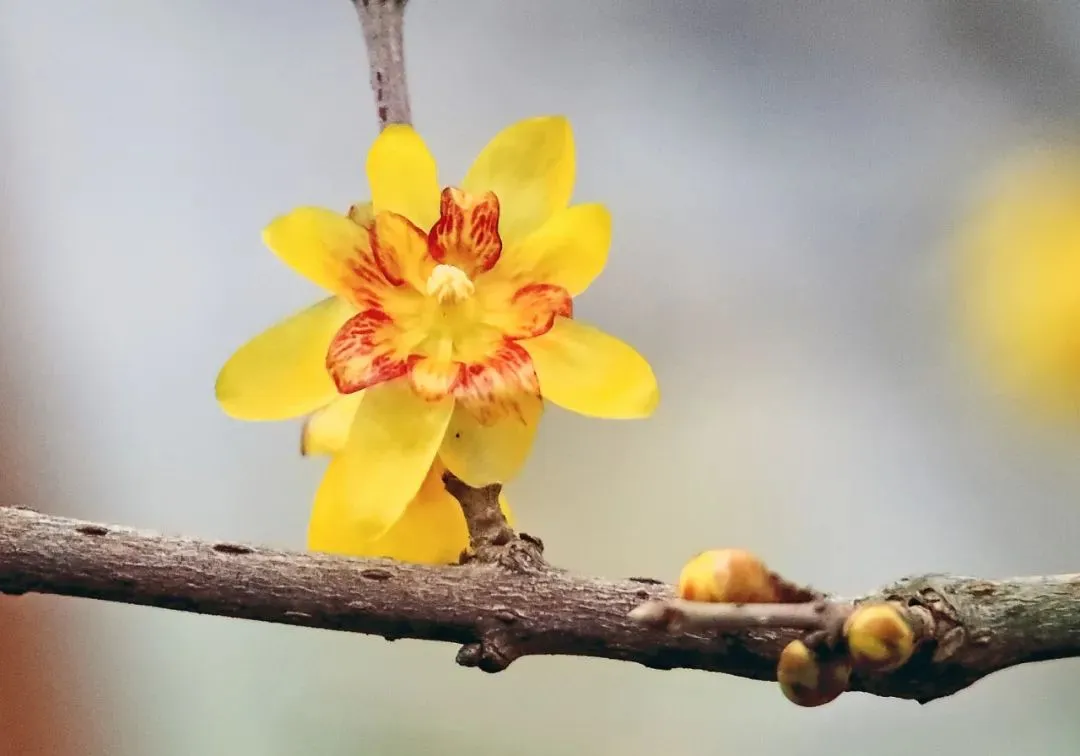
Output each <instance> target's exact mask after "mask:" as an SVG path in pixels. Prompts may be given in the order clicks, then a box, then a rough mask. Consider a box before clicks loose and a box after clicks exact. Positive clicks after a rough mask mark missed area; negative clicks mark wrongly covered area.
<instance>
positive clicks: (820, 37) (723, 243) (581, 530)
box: [0, 0, 1080, 756]
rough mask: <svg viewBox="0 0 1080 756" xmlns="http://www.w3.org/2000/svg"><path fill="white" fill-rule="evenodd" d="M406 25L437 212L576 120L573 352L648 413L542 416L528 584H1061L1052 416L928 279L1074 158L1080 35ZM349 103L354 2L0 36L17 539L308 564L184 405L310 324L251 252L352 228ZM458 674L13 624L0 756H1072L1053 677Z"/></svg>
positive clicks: (596, 664) (74, 25)
mask: <svg viewBox="0 0 1080 756" xmlns="http://www.w3.org/2000/svg"><path fill="white" fill-rule="evenodd" d="M406 28H407V31H406V37H407V39H406V49H407V53H406V54H407V64H408V69H409V74H410V77H411V91H412V97H413V114H414V118H415V122H416V125H417V127H418V128H419V129H420V130H421V132H422V133H423V135H424V137H425V139H426V140H427V141H428V143H429V145H430V146H431V147H432V149H433V151H434V152H435V154H436V156H437V157H438V158H439V160H440V167H441V169H442V174H443V176H445V177H447V180H451V177H454V176H461V175H462V174H463V172H464V170H465V168H466V167H467V166H468V164H469V162H470V161H471V159H472V157H473V155H474V154H475V153H476V152H477V150H479V148H480V147H481V146H483V144H484V143H485V142H486V141H487V140H488V139H489V138H490V137H491V136H492V135H494V134H495V133H496V132H497V131H498V130H499V129H501V128H502V127H503V126H505V125H507V124H509V123H510V122H512V121H514V120H516V119H519V118H523V117H527V116H530V115H536V114H542V113H551V112H556V113H564V114H567V115H568V116H569V117H570V118H571V120H572V122H573V125H574V128H575V134H576V139H577V145H578V154H579V168H578V176H579V179H578V185H577V190H576V199H577V200H579V201H596V200H599V201H603V202H605V203H607V204H608V205H609V206H610V207H611V209H612V211H613V213H614V217H615V243H614V248H613V251H612V255H611V261H610V264H609V266H608V269H607V271H606V273H605V275H604V276H602V277H601V278H600V279H599V281H598V282H597V283H596V284H595V285H594V286H593V287H592V288H591V289H590V291H589V292H588V293H587V294H586V295H585V296H584V298H583V299H582V300H580V302H579V305H580V306H579V307H578V308H577V309H578V312H579V313H580V314H581V316H582V317H583V318H584V319H588V320H589V321H591V322H594V323H596V324H598V325H600V326H601V327H602V328H604V329H605V330H607V331H609V332H611V333H614V334H617V335H619V336H621V337H622V338H624V339H625V340H627V341H629V342H630V343H632V344H634V345H635V346H637V347H638V348H639V349H640V350H641V351H642V352H643V353H644V354H645V355H646V356H647V357H648V358H649V359H650V361H651V362H652V364H653V365H654V367H655V368H656V371H657V374H658V376H659V379H660V384H661V390H662V392H663V399H662V402H661V406H660V408H659V410H658V412H657V414H656V416H655V417H654V418H653V419H651V420H649V421H647V422H635V423H626V424H623V423H616V422H608V423H605V422H601V421H590V420H587V419H585V418H580V417H577V416H571V415H570V414H569V413H563V412H561V411H559V410H557V409H552V410H551V411H550V412H549V413H548V415H547V417H546V419H545V421H544V424H543V426H542V429H541V432H540V438H539V441H538V445H537V448H536V452H535V454H534V457H533V458H532V460H531V462H530V465H529V467H528V468H527V471H526V473H525V474H524V476H523V477H522V478H521V479H519V480H517V481H515V482H514V483H513V484H512V485H511V486H510V487H509V489H508V490H509V494H510V496H511V500H512V502H513V503H514V505H515V506H516V512H517V517H518V520H519V524H520V526H521V527H522V529H523V530H525V531H527V532H531V533H536V534H538V535H541V536H542V537H543V539H544V541H545V543H546V544H547V546H548V554H549V556H550V558H551V559H552V560H553V561H555V562H557V563H558V564H560V565H562V566H565V567H568V568H572V569H575V570H580V571H583V572H588V573H594V574H599V575H604V576H609V577H621V576H626V575H643V574H644V575H654V576H656V577H660V578H665V579H668V580H673V579H674V578H675V577H676V576H677V574H678V571H679V569H680V567H681V565H682V564H683V562H684V561H686V560H687V559H688V558H689V557H690V556H692V555H693V554H694V553H695V552H697V551H698V550H701V549H703V548H708V547H716V546H727V545H738V546H742V547H746V548H750V549H752V550H754V551H756V552H758V553H760V554H761V555H762V556H763V557H764V558H765V559H766V560H768V561H769V562H770V564H772V565H773V566H774V567H775V568H777V569H779V570H780V571H782V572H784V573H785V574H789V575H791V576H793V577H795V578H798V579H801V580H804V581H808V582H811V583H813V584H814V585H817V586H820V587H822V588H826V589H829V590H833V591H837V592H840V593H846V594H849V595H850V594H855V593H858V592H862V591H867V590H871V589H873V588H875V587H876V586H878V585H880V584H883V583H886V582H889V581H891V580H893V579H895V578H898V577H900V576H902V575H905V574H911V573H917V572H925V571H951V572H957V573H962V574H978V575H982V576H985V577H1003V576H1007V575H1010V574H1024V573H1052V572H1071V571H1076V570H1077V569H1080V566H1078V564H1077V561H1076V553H1077V549H1076V545H1077V542H1076V535H1075V534H1076V533H1077V532H1080V506H1078V499H1080V465H1078V464H1077V462H1078V461H1080V417H1078V415H1077V413H1075V412H1073V413H1070V412H1067V411H1063V412H1059V413H1057V414H1055V413H1047V412H1031V411H1029V410H1028V405H1029V404H1030V402H1028V400H1027V399H1026V398H1025V397H1024V396H1022V392H1010V391H1005V390H1003V389H1002V388H1001V386H1002V383H1001V382H1000V381H998V380H996V378H995V374H994V372H993V370H992V369H990V363H989V362H988V361H986V360H983V359H982V358H981V357H979V354H980V352H979V349H978V348H977V345H978V343H979V340H978V339H975V338H969V337H968V336H969V334H970V329H967V328H966V327H958V325H957V324H958V323H960V322H962V321H963V320H964V318H963V317H961V316H960V313H962V312H963V311H965V302H966V301H967V300H966V299H965V297H968V296H969V291H968V289H967V288H965V286H966V283H965V282H967V281H969V280H972V279H973V276H972V275H969V274H970V273H971V271H972V270H974V269H975V267H977V264H978V262H977V257H978V256H977V255H976V258H970V259H976V262H975V263H963V262H962V261H963V260H964V259H969V258H964V257H963V255H961V254H959V253H958V252H957V247H956V244H955V242H954V239H955V238H956V237H957V234H958V231H959V230H960V229H961V227H962V224H963V223H964V222H966V221H965V220H964V219H965V218H966V217H967V213H968V208H969V205H970V203H971V202H972V197H973V196H975V194H977V191H978V189H979V187H981V186H983V183H982V182H984V177H985V176H986V175H987V174H988V172H993V171H994V170H996V168H997V167H998V166H999V165H1000V164H1001V163H1002V161H1007V160H1008V159H1009V156H1010V155H1012V154H1014V153H1016V152H1017V151H1018V150H1024V149H1027V148H1029V147H1030V146H1032V145H1035V146H1040V145H1041V146H1044V147H1047V148H1049V149H1053V145H1055V144H1057V143H1058V142H1059V141H1067V140H1069V139H1071V138H1072V137H1073V135H1074V134H1075V133H1080V129H1078V128H1077V120H1076V119H1077V118H1078V117H1080V6H1077V4H1075V3H1068V2H1060V3H1056V2H1042V3H1017V2H1012V1H1011V0H985V1H984V2H981V3H964V2H932V1H929V0H928V1H926V2H921V1H917V0H911V1H909V2H886V1H885V0H829V1H828V2H821V3H789V2H782V1H781V0H759V2H754V3H748V2H734V1H730V2H729V1H724V2H717V1H715V0H688V1H685V2H678V3H656V2H650V1H647V0H593V1H592V2H589V3H581V2H577V0H549V2H545V3H537V2H525V1H524V0H519V1H518V2H513V1H507V0H458V1H457V2H453V3H440V2H434V1H433V0H413V2H412V3H410V7H409V11H408V17H407V24H406ZM367 76H368V74H367V67H366V58H365V50H364V47H363V38H362V35H361V32H360V27H359V24H358V22H357V20H356V16H355V12H354V10H353V8H352V6H351V4H350V3H349V2H346V0H322V1H320V2H297V1H296V0H258V1H256V0H233V1H232V2H229V3H222V2H214V1H213V0H187V2H183V3H176V2H163V1H160V0H159V1H158V2H135V1H134V0H128V1H127V2H125V1H123V0H95V1H94V2H85V1H84V0H55V1H54V2H50V3H42V2H36V1H35V0H3V2H0V103H2V104H0V224H2V225H0V498H2V500H3V503H19V504H23V505H27V506H32V507H35V508H39V509H41V510H44V511H48V512H53V513H57V514H62V515H69V516H76V517H84V518H91V519H95V520H104V521H111V522H121V523H125V524H129V525H134V526H140V527H146V528H153V529H157V530H163V531H166V532H170V533H185V534H190V535H195V536H202V537H213V538H222V539H240V540H247V541H255V542H261V543H265V544H273V545H278V546H285V547H295V548H301V547H303V544H304V536H305V530H306V522H307V516H308V508H309V502H310V500H311V497H312V496H313V494H314V490H315V487H316V484H317V482H318V480H319V479H320V477H321V474H322V471H323V467H324V465H325V464H326V463H325V460H322V459H320V460H316V459H303V458H301V457H300V455H299V453H298V438H299V436H298V433H299V423H277V424H251V423H241V422H237V421H232V420H230V419H228V418H226V417H225V416H224V414H222V413H221V412H220V411H219V409H218V407H217V405H216V403H215V401H214V397H213V382H214V378H215V375H216V373H217V371H218V369H219V367H220V366H221V365H222V363H223V362H224V360H225V359H226V358H227V357H228V356H229V355H230V354H231V353H232V351H233V350H234V349H235V348H236V347H237V346H238V345H239V344H241V343H242V342H243V341H245V340H246V339H247V338H249V337H250V336H251V335H253V334H255V333H256V332H258V331H259V330H261V329H263V328H264V327H266V326H268V325H270V324H272V323H274V322H276V321H277V320H278V319H279V318H281V317H282V316H283V315H284V314H286V313H289V312H292V311H293V310H295V309H298V308H300V307H302V306H304V305H306V304H308V303H311V302H313V301H314V300H315V298H316V297H318V296H320V294H319V293H318V292H317V291H316V289H315V288H314V287H313V286H312V285H310V284H308V283H307V282H306V281H305V280H303V279H301V278H300V277H298V276H296V275H294V274H293V273H291V272H290V271H289V270H288V269H286V268H285V266H283V265H281V264H280V263H279V262H278V261H276V260H275V259H274V258H273V257H272V255H271V254H270V253H269V252H267V251H266V250H265V249H264V248H263V247H262V245H261V243H260V231H261V229H262V227H263V225H264V224H265V223H266V222H267V221H268V220H269V219H271V218H272V217H273V216H274V215H276V214H278V213H280V212H283V211H285V210H287V209H289V208H291V207H293V206H295V205H300V204H323V205H326V206H330V207H337V208H341V209H344V208H346V207H347V206H348V205H349V204H350V203H351V202H353V201H356V200H358V199H363V198H366V196H367V187H366V181H365V177H364V170H363V166H364V157H365V152H366V150H367V147H368V145H369V144H370V142H371V140H372V139H373V138H374V137H375V135H376V122H375V117H374V111H373V105H372V98H371V95H370V92H369V89H368V80H367ZM1051 162H1053V161H1051ZM1076 207H1077V215H1078V217H1080V203H1078V204H1077V205H1076ZM1020 237H1021V239H1020V241H1021V242H1023V240H1024V234H1020ZM1072 249H1073V255H1074V257H1078V256H1080V242H1074V244H1073V246H1072ZM958 261H961V262H959V263H958ZM966 265H971V266H973V267H970V268H969V267H965V266H966ZM1074 268H1075V264H1074ZM1059 278H1060V277H1059ZM1011 280H1013V278H1012V277H1010V276H1004V277H1003V278H1001V279H1000V280H999V283H1000V284H1001V285H1003V286H1004V285H1007V284H1008V282H1009V281H1011ZM1001 281H1004V283H1001ZM1077 286H1080V284H1078V285H1077ZM1074 298H1080V293H1078V294H1076V295H1074ZM1007 320H1008V318H1006V321H1007ZM1053 327H1054V328H1058V330H1059V331H1060V330H1061V328H1062V326H1061V324H1060V323H1058V324H1055V325H1053ZM1047 328H1048V329H1049V328H1051V325H1048V326H1047ZM1064 332H1065V333H1066V334H1068V333H1070V331H1069V330H1068V329H1067V328H1065V329H1064ZM1071 333H1080V322H1078V323H1077V324H1076V328H1075V329H1072V331H1071ZM991 336H993V334H992V333H991ZM992 340H993V339H992V338H991V341H992ZM1059 341H1061V349H1064V350H1067V349H1069V348H1072V349H1074V350H1076V351H1074V352H1072V353H1071V354H1073V355H1076V354H1078V353H1080V349H1078V348H1077V347H1076V342H1077V338H1076V337H1075V336H1072V337H1071V341H1070V338H1069V337H1068V336H1066V337H1063V341H1062V340H1059ZM1054 343H1055V344H1057V343H1058V342H1054ZM1069 344H1072V346H1071V347H1070V346H1069ZM1021 351H1022V350H1021ZM1061 364H1064V365H1068V364H1073V365H1074V366H1076V367H1074V369H1076V370H1078V371H1080V359H1076V358H1074V359H1073V360H1072V363H1069V361H1068V360H1063V361H1061ZM1063 369H1064V368H1063ZM1065 383H1066V384H1068V383H1070V382H1069V381H1065ZM1071 385H1072V386H1075V387H1076V390H1077V391H1080V379H1078V380H1077V381H1075V382H1072V383H1071ZM454 651H455V649H454V648H453V647H450V646H446V645H435V644H426V643H420V642H413V641H401V642H397V643H394V644H392V645H389V644H387V643H385V642H384V641H382V640H381V639H376V638H367V637H355V636H350V635H345V634H335V633H332V632H324V631H312V630H304V629H296V628H289V627H277V626H272V625H263V624H257V623H249V622H242V621H233V620H226V619H221V618H208V617H198V616H192V615H185V614H181V613H170V612H166V611H163V610H155V609H144V608H135V607H128V606H123V605H110V604H105V603H95V602H92V601H86V600H77V599H68V598H54V597H37V596H31V597H22V598H18V599H12V598H2V597H0V754H4V756H7V754H12V755H18V756H38V755H39V754H50V755H51V754H56V755H58V756H60V755H63V756H67V755H68V754H72V755H75V754H77V755H78V756H98V755H101V756H105V755H108V756H146V755H149V754H153V755H154V756H181V755H187V754H200V755H201V756H216V755H217V754H222V755H224V754H229V755H230V756H243V755H245V754H260V755H266V756H273V755H276V754H326V755H327V756H337V755H339V754H341V755H344V754H359V753H363V754H372V755H373V756H375V755H378V754H426V753H439V754H448V755H451V756H452V755H453V754H470V756H484V755H486V754H493V755H494V754H508V753H512V754H523V755H526V756H528V755H530V754H536V755H537V756H539V755H541V754H543V755H544V756H550V755H551V754H564V753H565V754H579V753H619V754H623V755H624V756H636V755H637V754H653V753H657V752H663V753H665V754H672V756H680V755H682V754H686V755H688V756H689V755H691V754H716V755H717V756H722V755H724V754H732V755H735V754H738V755H742V754H766V755H767V754H781V753H783V754H787V755H788V756H792V755H794V754H800V755H802V754H806V755H808V756H810V755H814V754H823V755H824V754H847V753H852V754H856V753H865V752H868V750H869V749H871V748H872V750H873V753H874V754H875V755H876V756H893V755H894V754H895V755H896V756H899V755H900V754H908V753H912V752H938V751H942V752H944V751H948V752H950V753H953V754H965V755H966V754H989V755H992V756H993V755H998V754H1001V755H1007V754H1021V753H1025V754H1026V753H1032V754H1047V755H1056V754H1075V753H1077V752H1080V720H1078V719H1077V717H1076V716H1075V711H1076V704H1075V702H1076V700H1077V698H1078V697H1080V674H1078V673H1080V662H1078V661H1067V662H1056V663H1049V664H1043V665H1032V666H1027V667H1024V668H1020V669H1014V670H1010V671H1007V672H1003V673H1000V674H998V675H994V676H992V677H990V678H988V679H986V680H984V681H983V682H981V683H979V684H977V685H976V686H974V687H973V688H971V689H970V690H967V691H965V692H963V693H961V694H959V695H957V696H955V697H953V698H950V699H948V700H944V701H940V702H937V703H934V704H931V705H928V706H925V707H920V706H918V705H917V704H915V703H910V702H902V701H893V700H881V699H874V698H871V697H868V696H864V695H861V694H852V695H848V696H843V697H841V698H840V699H839V700H838V701H837V702H835V703H833V704H831V705H829V706H827V707H825V708H823V709H819V710H801V709H798V708H796V707H794V706H792V705H790V704H789V703H788V702H787V701H786V700H784V699H783V697H782V696H781V695H780V693H779V690H778V689H777V688H776V687H775V686H772V685H767V684H762V683H755V682H748V681H745V680H740V679H735V678H728V677H724V676H720V675H711V674H707V673H703V672H694V671H674V672H659V671H652V670H647V669H644V668H639V667H637V666H633V665H630V664H620V663H615V662H606V661H599V660H583V659H564V658H550V659H548V658H527V659H524V660H522V661H520V662H518V663H516V664H514V665H513V667H511V668H510V669H509V670H508V671H507V672H505V673H503V674H500V675H497V676H487V675H483V674H480V673H478V672H476V671H475V670H466V669H462V668H459V667H457V666H455V665H454V663H453V656H454ZM492 723H494V724H492Z"/></svg>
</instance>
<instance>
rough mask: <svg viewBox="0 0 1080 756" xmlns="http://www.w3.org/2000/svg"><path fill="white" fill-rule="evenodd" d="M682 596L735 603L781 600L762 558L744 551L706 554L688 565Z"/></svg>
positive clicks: (683, 576)
mask: <svg viewBox="0 0 1080 756" xmlns="http://www.w3.org/2000/svg"><path fill="white" fill-rule="evenodd" d="M679 597H680V598H683V599H687V600H688V601H709V602H713V603H732V604H772V603H776V602H778V601H779V600H780V595H779V592H778V590H777V587H776V579H775V578H774V577H773V575H772V573H770V572H769V570H768V568H767V567H766V566H765V564H764V563H763V562H762V561H761V560H760V559H758V558H757V557H756V556H754V555H753V554H751V553H750V552H749V551H743V550H742V549H713V550H711V551H703V552H702V553H700V554H698V555H697V556H696V557H694V558H693V559H691V560H690V561H689V562H687V564H686V566H685V567H683V569H682V573H681V574H680V575H679Z"/></svg>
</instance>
